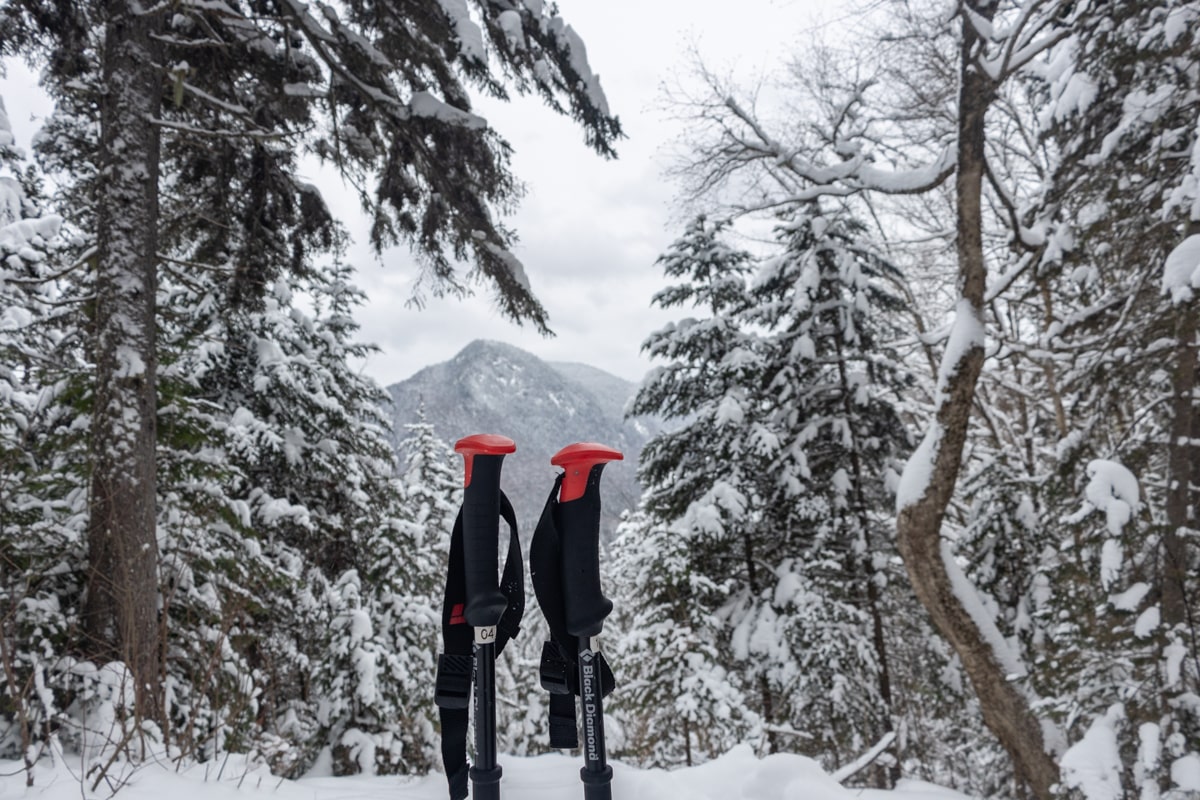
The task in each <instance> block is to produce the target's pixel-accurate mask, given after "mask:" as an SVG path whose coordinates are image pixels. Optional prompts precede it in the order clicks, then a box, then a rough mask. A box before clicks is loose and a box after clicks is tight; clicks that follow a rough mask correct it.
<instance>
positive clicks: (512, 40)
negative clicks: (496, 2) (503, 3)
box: [496, 9, 526, 53]
mask: <svg viewBox="0 0 1200 800" xmlns="http://www.w3.org/2000/svg"><path fill="white" fill-rule="evenodd" d="M496 24H497V25H499V26H500V30H502V31H504V38H505V40H506V41H507V42H508V49H509V50H511V51H512V52H514V53H515V52H518V51H520V50H524V49H525V47H526V44H525V31H524V29H523V28H522V27H521V15H520V14H519V13H518V12H516V11H513V10H512V9H509V10H507V11H501V12H500V16H498V17H496Z"/></svg>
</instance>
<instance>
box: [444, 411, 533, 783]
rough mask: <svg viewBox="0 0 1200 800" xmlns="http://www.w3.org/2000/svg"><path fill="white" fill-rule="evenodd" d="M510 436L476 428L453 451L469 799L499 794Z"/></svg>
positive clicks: (512, 449) (513, 445)
mask: <svg viewBox="0 0 1200 800" xmlns="http://www.w3.org/2000/svg"><path fill="white" fill-rule="evenodd" d="M516 449H517V446H516V444H515V443H514V442H513V441H512V439H508V438H506V437H504V436H495V435H492V434H477V435H475V436H468V437H466V438H465V439H459V440H458V441H457V442H455V444H454V451H455V452H456V453H461V454H462V456H463V459H464V460H465V462H466V464H465V470H466V475H465V488H464V490H463V507H462V519H463V574H464V578H465V580H466V605H465V610H464V612H463V616H464V617H465V618H466V622H467V624H468V625H470V626H471V627H472V628H474V630H475V764H474V765H473V766H472V767H471V769H470V776H471V797H472V799H473V800H500V776H501V774H502V772H503V770H501V768H500V766H499V765H498V764H497V763H496V626H497V624H498V623H499V622H500V618H501V616H503V615H504V610H505V608H507V606H508V599H507V598H506V597H505V596H504V593H503V592H501V591H500V584H499V579H498V577H497V576H498V564H499V561H498V559H497V555H496V547H497V540H498V537H499V533H500V523H499V516H500V467H501V466H502V464H503V461H504V456H505V455H507V454H509V453H512V452H515V451H516Z"/></svg>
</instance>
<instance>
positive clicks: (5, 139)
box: [0, 97, 16, 147]
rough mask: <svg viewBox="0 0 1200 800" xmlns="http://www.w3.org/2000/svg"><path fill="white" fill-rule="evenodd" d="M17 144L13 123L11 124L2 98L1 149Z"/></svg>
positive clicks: (0, 117) (0, 119)
mask: <svg viewBox="0 0 1200 800" xmlns="http://www.w3.org/2000/svg"><path fill="white" fill-rule="evenodd" d="M15 142H16V139H15V138H14V137H13V130H12V123H11V122H9V120H8V111H6V110H5V108H4V98H3V97H0V147H12V145H13V144H14V143H15Z"/></svg>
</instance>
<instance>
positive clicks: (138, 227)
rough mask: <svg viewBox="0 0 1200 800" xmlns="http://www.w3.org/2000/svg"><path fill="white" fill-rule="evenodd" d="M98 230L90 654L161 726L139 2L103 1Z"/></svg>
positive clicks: (148, 192)
mask: <svg viewBox="0 0 1200 800" xmlns="http://www.w3.org/2000/svg"><path fill="white" fill-rule="evenodd" d="M107 12H108V22H107V25H106V26H105V44H104V52H103V74H104V85H105V87H106V92H105V94H104V97H103V98H102V107H101V122H100V171H99V174H100V178H99V181H98V187H99V188H98V191H99V197H98V198H97V208H98V217H97V230H96V240H97V241H96V245H97V249H96V328H95V361H96V364H95V366H96V375H95V380H96V395H95V406H94V409H93V431H92V441H91V457H92V465H91V466H92V480H91V492H92V496H91V500H90V508H89V511H90V519H89V524H88V551H89V560H90V563H89V568H90V573H89V576H88V586H87V602H86V606H85V609H84V624H85V628H86V633H87V635H88V646H89V647H90V648H91V650H92V652H91V653H89V655H90V656H91V657H92V658H95V659H97V660H119V661H122V662H124V663H125V664H126V666H127V667H128V669H129V671H130V673H131V674H132V676H133V681H134V689H133V691H134V698H133V700H134V702H135V710H136V714H137V716H138V717H139V718H140V719H154V720H157V719H159V718H160V710H161V703H160V694H161V692H160V689H161V680H160V677H161V656H160V651H161V647H160V643H159V641H158V639H159V636H158V624H157V616H158V610H157V605H158V546H157V540H156V536H155V488H156V486H155V458H154V451H155V409H156V403H155V389H156V359H155V291H156V288H157V273H156V266H157V256H156V253H157V244H158V237H157V231H158V225H159V219H158V172H159V141H158V129H157V128H156V126H155V119H156V118H157V117H158V114H159V109H160V105H161V99H162V85H163V84H162V81H163V77H162V70H161V64H162V58H161V55H160V50H161V48H160V47H159V46H158V45H156V44H155V42H154V40H153V38H152V35H151V34H152V33H153V31H154V28H155V26H156V25H157V24H159V22H160V20H161V15H160V14H159V13H153V12H151V13H147V12H145V11H143V10H142V6H141V4H139V3H135V2H121V0H114V1H113V2H110V3H109V4H108V8H107Z"/></svg>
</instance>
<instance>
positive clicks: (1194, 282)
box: [1162, 234, 1200, 304]
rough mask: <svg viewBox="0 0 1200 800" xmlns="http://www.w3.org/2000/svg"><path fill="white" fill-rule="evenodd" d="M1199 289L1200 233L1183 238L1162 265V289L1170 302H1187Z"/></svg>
mask: <svg viewBox="0 0 1200 800" xmlns="http://www.w3.org/2000/svg"><path fill="white" fill-rule="evenodd" d="M1194 289H1200V234H1192V235H1191V236H1189V237H1187V238H1186V239H1184V240H1183V241H1182V242H1180V243H1179V245H1178V246H1177V247H1176V248H1175V249H1174V250H1172V251H1171V254H1170V255H1168V256H1167V262H1166V264H1164V265H1163V278H1162V291H1163V294H1169V295H1171V302H1172V303H1176V304H1179V303H1188V302H1191V300H1192V299H1193V298H1194V297H1195V292H1194V291H1193V290H1194Z"/></svg>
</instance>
